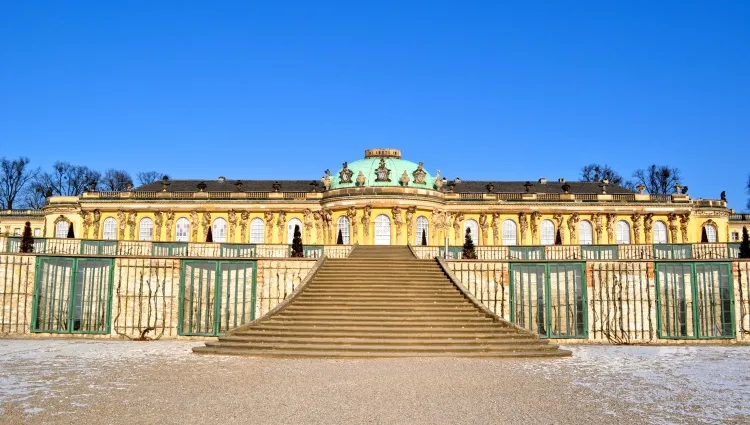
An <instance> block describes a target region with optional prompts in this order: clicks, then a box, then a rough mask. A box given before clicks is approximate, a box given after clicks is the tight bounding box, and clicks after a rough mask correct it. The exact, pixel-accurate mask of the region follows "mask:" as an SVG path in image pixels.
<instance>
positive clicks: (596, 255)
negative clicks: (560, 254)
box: [581, 245, 620, 260]
mask: <svg viewBox="0 0 750 425" xmlns="http://www.w3.org/2000/svg"><path fill="white" fill-rule="evenodd" d="M619 252H620V250H619V249H618V248H617V245H581V257H583V259H584V260H617V259H618V258H619Z"/></svg>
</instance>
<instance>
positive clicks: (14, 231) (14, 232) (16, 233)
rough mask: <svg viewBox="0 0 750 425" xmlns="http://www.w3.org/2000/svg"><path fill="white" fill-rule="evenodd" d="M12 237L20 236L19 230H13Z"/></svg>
mask: <svg viewBox="0 0 750 425" xmlns="http://www.w3.org/2000/svg"><path fill="white" fill-rule="evenodd" d="M13 236H21V229H13Z"/></svg>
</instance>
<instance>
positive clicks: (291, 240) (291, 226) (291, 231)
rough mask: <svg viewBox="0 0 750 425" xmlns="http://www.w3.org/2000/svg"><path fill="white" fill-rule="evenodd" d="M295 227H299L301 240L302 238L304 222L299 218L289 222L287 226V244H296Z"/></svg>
mask: <svg viewBox="0 0 750 425" xmlns="http://www.w3.org/2000/svg"><path fill="white" fill-rule="evenodd" d="M294 226H299V233H300V238H301V237H302V222H301V221H300V219H298V218H293V219H291V220H289V221H288V222H287V224H286V243H288V244H289V245H291V244H292V243H294Z"/></svg>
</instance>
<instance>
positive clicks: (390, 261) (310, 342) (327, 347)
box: [194, 246, 570, 359]
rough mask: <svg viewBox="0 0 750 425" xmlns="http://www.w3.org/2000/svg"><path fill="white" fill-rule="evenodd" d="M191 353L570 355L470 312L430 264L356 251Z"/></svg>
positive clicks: (396, 254)
mask: <svg viewBox="0 0 750 425" xmlns="http://www.w3.org/2000/svg"><path fill="white" fill-rule="evenodd" d="M194 351H195V352H196V353H200V354H224V355H236V356H262V357H280V358H341V359H344V358H354V359H356V358H373V357H446V356H448V357H477V358H505V357H559V356H567V355H570V352H569V351H565V350H560V349H559V347H558V346H557V345H554V344H549V343H548V341H547V340H543V339H539V338H538V337H537V336H536V335H534V334H531V333H530V332H527V331H525V330H523V329H520V328H518V327H515V326H513V325H511V324H510V323H508V322H505V321H502V320H499V319H496V318H493V316H490V315H489V314H487V313H485V312H483V311H482V310H480V309H479V308H477V306H475V305H474V304H473V303H472V302H471V301H470V300H469V298H467V297H466V296H464V295H463V293H461V292H460V291H459V290H458V289H457V288H456V287H455V286H454V285H453V283H452V282H451V280H450V279H449V278H448V277H447V275H446V273H445V272H444V271H443V270H442V268H441V267H440V266H439V265H438V264H437V263H436V262H435V261H434V260H419V259H415V258H414V256H413V255H412V253H411V251H410V250H409V249H408V248H407V247H362V246H356V247H355V248H354V249H353V250H352V253H351V255H350V257H349V258H346V259H326V260H325V263H324V265H323V266H322V267H321V268H320V269H319V270H318V272H317V274H316V275H315V276H313V277H312V279H311V280H310V282H309V283H308V284H307V285H306V286H305V287H304V288H303V289H302V291H301V292H300V293H299V294H298V295H297V298H295V300H294V301H292V302H291V303H290V304H289V305H287V306H286V307H285V308H283V309H281V310H280V311H278V312H277V313H275V314H273V315H272V316H269V317H266V318H264V319H262V320H260V321H257V322H255V323H253V324H251V325H247V326H244V327H241V328H239V329H236V330H233V331H232V332H231V333H230V335H227V336H222V337H220V338H218V341H214V342H208V343H206V345H205V346H203V347H196V348H195V349H194Z"/></svg>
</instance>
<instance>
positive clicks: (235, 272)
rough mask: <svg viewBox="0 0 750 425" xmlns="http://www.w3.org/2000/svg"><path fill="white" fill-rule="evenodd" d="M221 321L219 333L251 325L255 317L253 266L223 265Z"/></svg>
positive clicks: (240, 264)
mask: <svg viewBox="0 0 750 425" xmlns="http://www.w3.org/2000/svg"><path fill="white" fill-rule="evenodd" d="M220 267H221V269H220V270H221V291H220V293H221V313H220V314H221V320H220V324H219V333H220V334H224V333H226V332H227V331H228V330H230V329H234V328H236V327H238V326H241V325H244V324H245V323H250V322H251V321H252V320H253V319H254V317H253V305H252V304H253V303H252V300H253V294H254V293H255V287H254V285H253V264H252V263H242V262H232V263H222V264H221V266H220Z"/></svg>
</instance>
